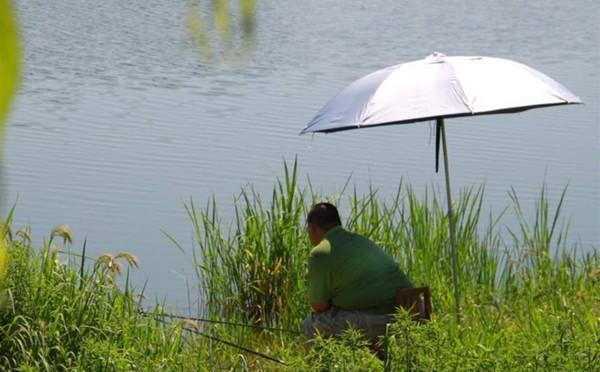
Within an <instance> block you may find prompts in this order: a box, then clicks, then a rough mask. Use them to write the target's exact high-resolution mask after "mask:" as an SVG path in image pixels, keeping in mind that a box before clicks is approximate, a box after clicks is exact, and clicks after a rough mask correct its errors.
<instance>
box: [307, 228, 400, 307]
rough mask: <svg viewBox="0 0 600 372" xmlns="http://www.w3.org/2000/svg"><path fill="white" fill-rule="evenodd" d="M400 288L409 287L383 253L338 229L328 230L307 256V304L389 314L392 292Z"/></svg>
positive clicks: (397, 269)
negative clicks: (308, 302) (308, 256)
mask: <svg viewBox="0 0 600 372" xmlns="http://www.w3.org/2000/svg"><path fill="white" fill-rule="evenodd" d="M404 288H412V284H411V283H410V281H409V280H408V278H407V277H406V275H404V273H403V272H402V271H401V270H400V268H399V266H398V264H397V263H396V262H395V261H394V260H393V259H392V258H391V257H390V256H388V254H387V253H385V252H384V251H383V249H381V248H380V247H378V246H377V245H376V244H375V243H373V242H372V241H371V240H369V239H367V238H365V237H363V236H360V235H357V234H354V233H351V232H348V231H346V230H344V229H343V228H341V227H340V226H337V227H334V228H332V229H330V230H329V231H328V232H327V233H326V234H325V237H324V238H323V240H322V241H321V242H320V243H319V244H318V245H317V246H315V247H314V248H313V249H312V251H311V253H310V258H309V261H308V296H309V300H310V303H331V304H332V305H333V306H337V307H339V308H342V309H347V310H363V311H366V312H370V313H391V312H393V311H394V297H395V295H396V291H397V290H398V289H404Z"/></svg>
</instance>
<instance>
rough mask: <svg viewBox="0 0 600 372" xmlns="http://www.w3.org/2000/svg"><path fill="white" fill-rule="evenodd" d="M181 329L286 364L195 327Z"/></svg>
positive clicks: (158, 320) (165, 322)
mask: <svg viewBox="0 0 600 372" xmlns="http://www.w3.org/2000/svg"><path fill="white" fill-rule="evenodd" d="M188 319H189V318H188ZM155 320H156V321H157V322H160V323H163V324H169V322H168V321H165V320H161V319H158V318H155ZM183 330H185V331H188V332H190V333H194V334H197V335H198V336H202V337H205V338H207V339H209V340H212V341H216V342H220V343H222V344H225V345H227V346H231V347H233V348H236V349H238V350H242V351H245V352H247V353H250V354H253V355H256V356H259V357H261V358H264V359H267V360H270V361H272V362H275V363H278V364H281V365H284V366H287V363H286V362H285V361H283V360H281V359H277V358H275V357H272V356H270V355H267V354H264V353H261V352H259V351H255V350H252V349H249V348H247V347H245V346H242V345H238V344H235V343H233V342H231V341H227V340H223V339H222V338H218V337H215V336H211V335H209V334H207V333H204V332H200V331H197V330H195V329H192V328H187V327H184V328H183ZM184 340H185V339H184ZM186 341H187V340H186ZM187 342H189V341H187Z"/></svg>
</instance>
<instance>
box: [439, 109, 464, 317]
mask: <svg viewBox="0 0 600 372" xmlns="http://www.w3.org/2000/svg"><path fill="white" fill-rule="evenodd" d="M436 124H437V126H438V128H439V133H440V134H441V137H442V149H443V151H444V174H445V175H446V194H447V196H446V200H448V229H449V230H450V255H451V261H452V284H453V285H454V303H455V306H456V322H457V323H460V289H459V287H458V264H457V262H456V261H457V257H456V233H455V231H454V228H455V226H454V214H453V213H452V196H451V194H452V193H451V192H450V169H449V167H448V147H447V146H446V129H445V128H444V119H443V118H438V119H437V120H436Z"/></svg>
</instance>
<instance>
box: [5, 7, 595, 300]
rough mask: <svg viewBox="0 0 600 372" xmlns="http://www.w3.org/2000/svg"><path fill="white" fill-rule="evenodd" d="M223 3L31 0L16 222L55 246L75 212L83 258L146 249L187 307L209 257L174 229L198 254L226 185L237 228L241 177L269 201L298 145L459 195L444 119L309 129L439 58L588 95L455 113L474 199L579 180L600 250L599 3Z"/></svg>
mask: <svg viewBox="0 0 600 372" xmlns="http://www.w3.org/2000/svg"><path fill="white" fill-rule="evenodd" d="M210 3H211V2H209V1H204V2H201V1H200V2H196V3H194V2H186V1H174V0H171V1H165V0H161V1H157V0H143V1H142V0H130V1H118V0H105V1H89V0H85V1H83V0H61V1H41V0H27V1H17V2H15V4H16V6H17V11H18V18H19V21H20V23H21V28H22V37H23V41H24V48H25V51H24V60H25V61H24V71H23V83H22V87H21V91H20V94H19V96H18V97H17V100H16V102H15V105H14V108H13V112H12V115H11V116H10V118H9V122H8V131H7V138H6V146H5V153H4V159H3V169H2V180H1V181H2V201H3V206H2V208H3V211H4V212H5V211H7V209H8V208H9V207H10V206H11V205H12V204H13V203H15V202H17V211H16V217H15V221H16V222H15V226H16V227H21V226H24V225H28V226H30V227H31V229H32V235H33V237H34V239H35V241H36V242H38V243H39V242H41V241H42V239H43V238H44V237H47V236H48V235H49V231H50V229H51V228H52V227H53V226H55V225H58V224H68V225H69V226H70V227H71V229H72V231H73V234H74V236H75V238H76V242H75V245H74V247H73V248H72V249H73V250H79V249H80V247H81V244H82V241H83V238H84V237H87V240H88V253H89V254H90V255H92V256H96V255H98V254H100V253H103V252H118V251H121V250H126V251H130V252H132V253H134V254H135V255H136V256H138V257H139V259H140V263H141V269H140V270H137V271H136V272H134V273H133V276H134V282H135V283H136V285H137V286H138V287H141V286H142V285H143V283H144V281H145V280H146V279H147V280H148V288H149V290H148V293H150V294H151V297H153V298H158V299H160V300H161V301H162V300H165V301H166V302H168V303H170V304H174V305H179V306H180V307H182V308H183V307H185V304H186V297H187V293H186V290H185V288H186V284H185V283H186V282H185V277H186V276H188V275H190V280H191V281H192V282H193V280H194V279H193V277H192V276H191V272H192V271H191V267H190V264H189V262H188V261H187V260H186V259H185V258H184V257H183V255H182V254H181V253H179V251H177V249H176V248H175V247H174V245H173V244H172V243H171V242H169V241H168V240H167V239H166V238H165V236H164V235H163V233H162V232H161V230H163V231H167V232H169V233H170V234H172V235H173V236H174V237H176V238H177V239H179V240H180V242H181V243H182V244H183V246H184V247H186V248H191V247H192V228H191V224H190V222H189V220H188V218H187V215H186V212H185V209H184V203H186V202H188V201H189V200H190V198H193V199H194V201H195V202H196V203H197V204H199V205H203V204H204V202H205V201H207V200H208V199H209V198H210V197H211V196H212V195H215V197H216V198H217V201H218V204H219V206H220V208H221V213H222V215H223V216H224V217H225V220H227V219H228V218H229V217H230V216H231V213H232V209H231V208H232V201H233V197H234V195H236V194H237V193H238V192H239V190H240V188H241V187H242V186H244V185H247V184H252V185H254V187H255V188H256V189H257V190H258V191H260V192H264V193H269V192H270V190H271V187H272V185H273V183H274V181H275V179H276V177H278V176H281V174H282V168H283V167H282V163H283V159H287V160H289V161H293V159H294V157H296V156H297V157H298V162H299V165H300V171H301V173H302V175H303V176H304V175H307V174H308V175H310V178H311V182H312V184H313V185H314V186H315V188H316V189H317V190H318V191H320V192H323V193H335V192H337V191H339V190H340V189H341V187H342V186H343V185H344V183H345V181H346V179H347V177H348V176H350V175H352V183H353V184H355V185H356V186H357V187H358V188H359V189H362V190H364V189H366V188H367V187H368V185H373V187H375V188H377V189H379V192H380V195H382V196H390V195H392V194H393V192H394V191H395V190H396V187H397V185H398V181H399V180H400V178H404V179H405V180H407V181H409V182H410V184H412V185H413V187H414V188H415V189H417V190H422V189H424V188H425V187H426V186H428V185H437V186H439V187H443V185H444V183H443V182H444V175H443V172H440V173H439V174H435V173H434V169H433V168H434V141H433V139H432V126H431V125H429V124H427V123H422V124H415V125H405V126H395V127H394V126H392V127H383V128H374V129H369V130H360V131H350V132H344V133H340V134H335V135H315V136H314V137H311V136H302V137H300V136H299V135H298V132H299V131H300V130H301V129H302V127H303V126H304V125H305V124H306V123H307V122H308V121H309V120H310V119H311V118H312V117H313V116H314V114H315V113H316V112H317V111H318V110H319V109H320V108H321V106H322V105H324V104H325V103H326V102H327V100H328V99H330V98H331V97H332V96H333V95H334V94H335V93H336V92H338V91H339V90H340V89H342V88H343V87H344V86H345V85H346V84H348V83H350V82H351V81H352V80H354V79H356V78H358V77H360V76H362V75H363V74H366V73H368V72H371V71H372V70H375V69H379V68H382V67H385V66H388V65H393V64H398V63H402V62H407V61H411V60H415V59H421V58H423V57H425V56H427V55H428V54H430V53H432V52H434V51H439V52H443V53H445V54H447V55H487V56H495V57H503V58H509V59H514V60H516V61H519V62H522V63H525V64H528V65H530V66H532V67H534V68H536V69H539V70H540V71H542V72H544V73H546V74H548V75H549V76H551V77H553V78H554V79H556V80H558V81H559V82H561V83H562V84H563V85H565V86H566V87H567V88H569V89H570V90H572V91H573V92H574V93H575V94H577V95H578V96H580V97H581V98H582V99H583V101H584V102H585V105H574V106H563V107H554V108H546V109H540V110H533V111H528V112H524V113H520V114H515V115H495V116H483V117H474V118H461V119H452V120H449V121H448V122H447V124H448V125H447V133H448V141H449V142H448V145H449V151H450V159H451V176H452V182H453V188H454V192H455V193H457V192H458V190H459V189H460V188H463V187H469V186H472V185H480V184H485V185H486V199H485V200H486V203H487V207H488V208H491V209H492V211H495V212H499V211H500V210H501V209H502V208H503V207H505V206H507V205H509V202H510V200H509V198H508V196H507V191H509V190H510V188H511V187H514V188H515V189H516V191H517V193H518V195H519V196H520V197H521V199H522V203H523V204H524V206H525V209H526V210H527V211H528V213H531V211H532V210H533V204H534V201H535V200H536V199H537V197H538V196H539V191H540V188H541V186H542V184H543V183H544V182H545V183H546V184H547V185H548V189H549V195H550V198H551V200H552V201H553V202H556V201H557V198H558V195H560V192H561V191H562V189H563V187H564V186H565V185H567V184H569V192H568V194H567V198H566V202H565V206H564V216H565V218H567V217H569V218H570V220H571V237H572V240H573V241H574V242H575V241H578V242H579V244H581V247H582V249H583V250H589V249H591V247H592V246H595V247H598V246H599V244H598V243H599V242H600V156H599V155H598V154H599V148H600V126H599V124H600V103H599V102H600V99H599V98H600V77H599V71H600V62H599V61H600V52H599V49H598V45H600V37H599V31H598V30H599V28H598V24H599V23H600V2H598V1H597V0H579V1H572V2H565V1H557V0H551V1H544V2H534V3H532V2H523V1H503V2H497V1H479V2H470V3H469V4H467V2H463V1H443V2H440V1H431V0H426V1H392V0H381V1H371V2H367V1H356V0H347V1H343V2H342V1H332V0H319V1H316V0H305V1H291V0H290V1H264V0H263V1H260V0H257V1H256V8H255V11H254V13H252V14H250V15H248V14H246V16H243V15H241V13H240V11H239V9H238V1H232V2H231V4H230V8H231V9H230V10H231V12H230V14H229V17H227V12H225V13H219V12H214V13H213V12H212V11H211V9H210V7H209V5H207V4H210ZM221 3H222V4H226V3H227V2H226V1H221ZM213 14H217V16H216V17H214V18H213ZM219 14H221V15H219ZM213 19H214V20H215V21H214V22H213ZM228 26H229V27H228ZM202 30H205V32H202ZM219 30H221V31H219ZM227 30H229V31H227ZM211 55H212V56H211ZM442 190H443V189H442ZM511 220H513V218H512V217H511V216H510V214H509V215H507V216H506V218H505V219H504V221H505V223H506V224H510V223H511ZM192 296H193V297H194V298H196V297H197V294H196V292H194V293H193V294H192Z"/></svg>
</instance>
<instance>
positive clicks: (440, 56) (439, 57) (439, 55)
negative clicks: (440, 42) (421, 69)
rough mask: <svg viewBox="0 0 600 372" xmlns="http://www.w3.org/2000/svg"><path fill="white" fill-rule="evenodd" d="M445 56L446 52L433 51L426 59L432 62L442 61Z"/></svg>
mask: <svg viewBox="0 0 600 372" xmlns="http://www.w3.org/2000/svg"><path fill="white" fill-rule="evenodd" d="M444 57H446V55H445V54H444V53H440V52H433V53H431V54H430V55H428V56H427V57H426V58H425V60H428V61H430V62H431V63H439V62H441V61H442V60H443V59H444Z"/></svg>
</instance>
